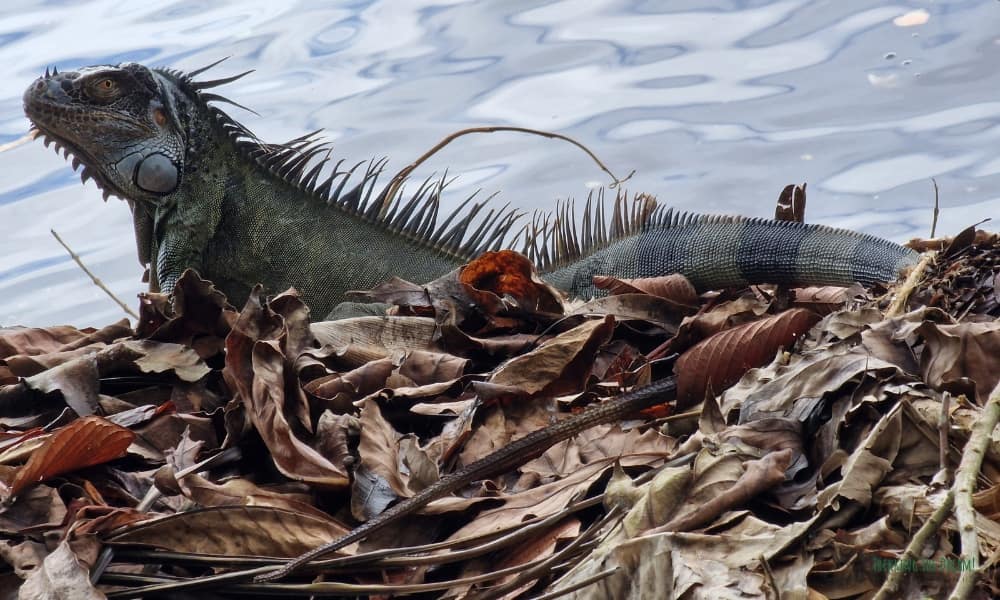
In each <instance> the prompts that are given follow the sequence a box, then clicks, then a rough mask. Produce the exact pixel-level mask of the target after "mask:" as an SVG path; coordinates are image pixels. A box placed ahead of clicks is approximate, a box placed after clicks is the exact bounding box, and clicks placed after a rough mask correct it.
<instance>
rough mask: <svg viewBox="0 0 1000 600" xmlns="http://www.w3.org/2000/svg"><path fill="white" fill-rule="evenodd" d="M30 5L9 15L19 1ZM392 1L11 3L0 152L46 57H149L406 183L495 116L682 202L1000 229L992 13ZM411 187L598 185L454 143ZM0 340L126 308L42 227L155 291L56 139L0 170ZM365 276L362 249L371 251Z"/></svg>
mask: <svg viewBox="0 0 1000 600" xmlns="http://www.w3.org/2000/svg"><path fill="white" fill-rule="evenodd" d="M14 4H16V5H17V6H13V5H14ZM707 4H708V3H705V2H700V1H699V2H670V3H653V2H632V3H628V2H613V1H595V0H565V1H560V2H552V3H548V4H546V5H544V6H539V4H538V3H537V2H530V1H524V2H510V1H503V0H496V1H493V2H460V1H451V2H448V1H437V2H434V3H430V2H419V1H413V2H404V1H399V0H393V1H392V2H389V1H387V0H386V1H382V2H368V3H350V4H347V3H343V4H341V5H340V6H338V7H328V6H320V5H319V3H311V2H301V3H298V4H294V3H277V2H264V1H258V2H236V1H234V2H230V3H223V2H206V1H194V0H192V1H186V2H185V1H179V2H156V1H151V0H143V1H130V0H126V1H123V0H104V1H91V2H73V3H63V2H43V1H38V2H26V1H22V2H18V3H8V4H6V5H4V6H3V7H0V58H2V60H0V144H4V143H7V142H11V141H13V140H15V139H17V138H19V137H21V136H22V135H23V134H24V133H25V131H26V129H27V121H26V120H25V119H24V117H23V115H22V112H21V99H20V98H21V93H22V91H23V90H24V88H25V87H26V86H27V85H28V83H30V81H31V80H32V79H34V78H35V77H37V76H38V75H39V74H40V73H41V72H42V71H44V69H45V67H46V66H48V65H58V66H59V67H60V68H72V67H75V66H80V65H83V64H93V63H107V62H119V61H126V60H135V61H142V62H146V63H150V64H153V65H159V66H173V67H179V68H184V69H193V68H196V67H200V66H202V65H204V64H208V63H210V62H213V61H215V60H217V59H219V58H221V57H223V56H230V57H231V58H230V59H229V60H228V61H227V62H226V63H224V64H223V65H221V66H219V67H217V68H216V70H215V73H217V74H218V75H219V76H222V75H225V74H233V73H237V72H240V71H243V70H246V69H251V68H252V69H256V73H254V74H253V75H251V76H249V77H247V78H245V79H243V80H241V81H239V82H237V83H234V84H232V85H230V86H227V89H226V90H225V93H226V94H228V95H229V96H231V97H232V98H234V99H236V100H237V101H239V102H240V103H242V104H244V105H247V106H250V107H252V108H253V109H254V110H256V111H257V112H258V113H260V116H259V117H258V116H255V115H252V114H249V113H245V112H242V111H239V110H238V109H233V114H234V116H237V118H239V119H240V120H242V121H243V122H244V123H245V124H247V125H248V126H249V127H250V128H252V129H253V130H255V131H256V132H257V133H258V134H259V135H261V137H263V138H264V139H269V140H275V141H280V140H284V139H289V138H292V137H295V136H297V135H300V134H302V133H304V132H306V131H310V130H312V129H317V128H321V127H323V128H325V129H326V134H327V136H328V137H330V138H331V139H334V140H336V142H337V144H336V148H337V152H338V153H339V154H341V155H343V156H346V157H349V158H353V159H356V160H360V159H362V158H367V157H371V156H381V155H387V156H389V157H390V158H391V159H392V162H391V163H390V167H391V168H392V167H395V168H399V167H402V166H403V165H405V164H407V163H408V162H410V161H411V160H412V159H413V158H415V157H416V156H419V155H420V154H421V153H423V151H424V150H426V149H427V148H429V147H430V146H432V145H433V144H434V143H436V142H437V141H438V140H440V139H441V138H442V137H444V136H445V135H446V134H447V133H449V132H451V131H454V130H456V129H459V128H462V127H468V126H475V125H483V124H506V125H518V126H526V127H536V128H542V129H552V130H557V131H559V132H561V133H564V134H566V135H570V136H572V137H574V138H576V139H578V140H580V141H581V142H583V143H585V144H586V145H587V146H588V147H590V148H591V149H592V150H593V151H594V152H596V153H597V154H598V155H599V156H600V157H601V159H602V160H604V161H605V162H606V163H607V164H608V165H609V166H610V167H611V168H612V170H613V171H615V172H616V173H626V172H628V171H629V170H631V169H636V175H635V176H634V177H633V179H632V181H631V182H630V184H629V186H630V189H632V190H636V191H638V190H643V191H650V192H654V193H656V194H658V195H659V197H660V199H661V200H663V201H666V202H669V203H672V204H674V205H676V206H679V207H680V208H682V209H686V210H696V211H702V212H738V213H743V214H749V215H767V214H768V213H770V212H771V210H772V206H773V200H774V198H775V197H776V195H777V192H778V191H779V190H780V189H781V187H782V186H783V185H784V184H786V183H790V182H799V181H807V182H809V189H810V205H809V207H808V211H807V218H808V219H809V220H811V221H817V222H823V223H828V224H831V225H841V226H846V227H851V228H855V229H860V230H864V231H868V232H871V233H876V234H880V235H885V236H888V237H891V238H894V239H898V240H903V239H906V238H908V237H910V236H913V235H918V234H926V233H927V232H928V228H929V222H930V206H931V203H932V201H933V192H932V187H931V185H930V182H929V178H930V177H935V178H936V179H937V181H938V183H939V185H940V187H941V204H942V209H943V212H942V219H941V222H940V225H939V227H940V229H941V230H942V231H943V232H945V233H954V232H955V231H957V230H958V229H959V228H961V227H964V226H965V225H968V224H969V223H971V222H974V221H977V220H979V219H981V218H985V217H988V216H995V215H998V214H1000V210H998V209H1000V158H997V152H996V149H997V148H998V147H1000V143H998V141H1000V128H998V123H1000V100H997V95H996V90H998V89H1000V70H997V69H996V68H995V65H997V64H998V62H1000V29H998V28H997V27H996V23H997V22H998V16H1000V15H998V14H997V11H998V10H1000V7H998V5H997V3H996V2H995V1H993V0H969V1H953V2H942V3H934V4H925V3H914V4H903V3H901V4H896V5H892V6H878V7H873V6H872V5H871V3H868V2H821V1H815V2H807V1H803V0H798V1H796V0H786V1H776V2H763V3H755V4H759V5H752V6H748V4H749V3H743V2H715V3H711V7H707ZM432 163H433V164H432V165H429V166H428V167H427V168H426V169H424V171H423V172H422V173H421V172H418V173H417V174H416V176H417V177H420V176H421V175H422V174H423V175H426V174H427V173H429V172H430V171H431V170H435V169H436V170H439V171H440V170H443V169H444V168H445V167H448V168H449V172H450V173H453V174H460V178H459V179H458V181H456V183H455V185H454V186H453V188H452V201H453V202H455V201H457V199H459V198H462V197H464V195H465V194H467V193H468V192H469V191H471V190H473V189H475V188H478V187H482V188H484V189H486V190H487V191H490V192H492V191H498V190H499V191H501V192H502V198H503V199H504V200H505V201H510V202H512V203H513V204H515V205H518V206H522V207H524V208H546V207H551V206H553V205H554V204H555V200H556V199H558V198H565V197H567V196H574V197H580V196H583V195H585V194H586V192H587V189H588V188H589V187H590V186H593V185H595V184H599V183H606V181H604V178H603V177H602V173H601V172H600V171H599V170H597V169H596V167H594V166H593V165H592V164H591V163H590V162H589V161H588V160H587V159H586V158H585V157H584V156H583V155H582V154H581V153H579V152H578V151H577V150H575V149H574V148H572V146H570V145H568V144H562V143H559V142H555V141H548V140H542V139H540V138H531V137H525V136H519V135H515V134H491V135H479V136H469V137H465V138H462V139H461V140H460V141H459V142H457V143H456V144H453V145H452V146H450V147H449V148H447V149H445V150H444V151H443V152H442V153H440V154H439V155H437V157H436V158H435V159H434V160H433V161H432ZM0 227H2V236H0V324H8V325H9V324H14V323H21V324H28V325H45V324H53V323H64V322H69V323H77V324H88V325H93V324H104V323H105V322H108V321H110V320H112V319H115V318H118V317H119V316H120V313H119V310H118V308H117V307H116V306H115V305H114V304H113V303H112V302H111V301H110V300H108V299H107V298H106V297H104V296H103V294H101V292H99V291H98V290H96V289H95V288H94V286H93V285H92V284H91V283H90V281H89V280H88V279H87V278H86V277H85V276H84V275H83V274H82V273H81V272H80V271H79V270H78V269H77V267H76V266H75V265H73V263H72V262H71V261H70V259H69V258H68V257H67V256H66V255H65V253H64V252H63V250H62V249H61V248H60V247H59V245H58V244H57V243H56V241H55V240H54V239H53V238H52V237H51V236H50V235H49V232H48V230H49V229H55V230H57V231H59V232H60V234H61V235H62V236H63V237H64V238H65V239H66V240H67V242H68V243H69V244H71V245H72V246H73V247H74V249H75V250H76V251H77V252H78V253H79V254H80V255H82V256H83V258H84V260H85V261H86V262H87V264H88V265H89V266H90V267H91V269H92V270H94V271H95V272H96V273H97V274H98V275H99V276H100V277H101V278H102V279H103V280H104V281H105V283H106V284H107V285H108V286H109V287H110V288H111V289H113V290H114V291H116V292H117V293H118V294H119V295H121V296H122V297H124V298H126V299H130V298H133V297H134V295H135V293H137V292H138V291H139V290H141V289H142V284H141V283H140V282H139V277H140V275H141V272H140V270H139V266H138V264H137V261H136V259H135V250H134V242H133V237H132V230H131V224H130V220H129V216H128V212H127V210H126V209H125V207H124V205H123V204H122V203H121V202H119V201H118V200H116V199H112V200H110V201H109V202H108V203H103V202H101V200H100V193H99V192H98V191H97V190H96V188H94V187H93V185H87V186H83V185H81V184H80V183H79V180H78V179H77V178H76V176H75V175H74V174H73V173H72V171H71V170H70V169H69V167H68V165H66V164H65V163H64V162H63V161H62V160H61V159H60V158H57V157H56V156H54V154H53V152H52V151H51V150H50V149H46V148H44V147H42V145H41V143H31V144H27V145H22V146H19V147H17V148H15V149H13V150H9V151H6V152H3V153H2V154H0ZM358 260H363V257H360V256H359V257H358Z"/></svg>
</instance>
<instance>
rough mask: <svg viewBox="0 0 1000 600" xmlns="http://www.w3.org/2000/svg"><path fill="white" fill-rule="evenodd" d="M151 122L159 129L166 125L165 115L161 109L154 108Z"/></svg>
mask: <svg viewBox="0 0 1000 600" xmlns="http://www.w3.org/2000/svg"><path fill="white" fill-rule="evenodd" d="M153 121H154V122H155V123H156V124H157V125H159V126H160V127H163V126H164V125H166V124H167V113H165V112H163V109H162V108H154V109H153Z"/></svg>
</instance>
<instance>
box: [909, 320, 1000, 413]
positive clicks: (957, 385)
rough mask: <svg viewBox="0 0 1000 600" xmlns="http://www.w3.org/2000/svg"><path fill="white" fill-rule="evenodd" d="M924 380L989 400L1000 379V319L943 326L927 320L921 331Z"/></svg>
mask: <svg viewBox="0 0 1000 600" xmlns="http://www.w3.org/2000/svg"><path fill="white" fill-rule="evenodd" d="M917 331H918V332H919V333H920V335H921V336H923V338H924V340H925V342H926V347H925V348H924V351H923V353H922V354H921V355H920V370H921V372H922V373H923V377H924V381H926V382H927V383H928V384H930V385H931V387H934V388H935V389H939V390H942V389H943V390H948V391H951V392H953V393H956V394H963V393H964V394H967V395H968V396H969V397H970V398H971V397H973V396H974V395H975V396H976V397H978V398H979V401H980V402H981V403H985V401H986V396H987V394H989V393H990V391H991V390H992V389H993V388H994V387H995V386H996V385H997V382H998V381H1000V322H998V321H992V322H981V323H956V324H954V325H941V324H938V323H934V322H931V321H925V322H924V323H923V324H921V325H920V327H919V329H918V330H917Z"/></svg>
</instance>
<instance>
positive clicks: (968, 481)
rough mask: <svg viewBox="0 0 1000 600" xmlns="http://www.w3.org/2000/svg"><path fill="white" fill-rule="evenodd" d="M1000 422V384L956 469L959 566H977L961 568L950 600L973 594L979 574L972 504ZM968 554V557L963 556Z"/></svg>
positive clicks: (971, 435) (974, 515)
mask: <svg viewBox="0 0 1000 600" xmlns="http://www.w3.org/2000/svg"><path fill="white" fill-rule="evenodd" d="M998 421H1000V383H998V384H997V385H996V387H995V388H993V391H992V392H991V393H990V397H989V400H987V401H986V406H984V407H983V410H982V412H981V413H980V416H979V419H977V420H976V422H975V423H974V424H973V425H972V433H971V434H970V435H969V441H968V442H966V443H965V449H964V450H962V462H961V463H960V464H959V465H958V471H956V472H955V485H954V486H953V487H952V490H954V492H955V519H956V520H957V521H958V535H959V539H961V541H962V553H961V554H960V555H959V561H958V564H959V565H963V566H964V565H965V564H966V561H972V564H973V565H975V566H976V568H974V569H967V568H964V567H963V568H961V569H960V571H961V572H960V573H959V576H958V583H956V584H955V589H953V590H952V591H951V596H949V599H950V600H965V598H968V597H969V594H971V593H972V588H973V586H975V585H976V577H977V576H978V575H979V534H978V531H977V530H976V515H977V513H976V509H975V508H974V507H973V506H972V494H973V492H975V491H976V478H977V477H978V476H979V469H980V468H981V467H982V466H983V457H984V456H985V455H986V447H987V446H988V445H989V443H990V440H991V438H992V433H993V429H994V428H995V427H996V426H997V422H998ZM963 557H964V559H963Z"/></svg>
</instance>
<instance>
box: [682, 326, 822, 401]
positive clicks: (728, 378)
mask: <svg viewBox="0 0 1000 600" xmlns="http://www.w3.org/2000/svg"><path fill="white" fill-rule="evenodd" d="M818 321H819V315H817V314H816V313H814V312H812V311H809V310H806V309H804V308H793V309H791V310H787V311H785V312H783V313H781V314H778V315H774V316H772V317H768V318H766V319H761V320H759V321H753V322H752V323H744V324H743V325H739V326H737V327H733V328H732V329H727V330H725V331H720V332H719V333H716V334H715V335H713V336H711V337H709V338H707V339H705V340H702V341H701V342H698V343H697V344H695V345H694V346H693V347H691V349H689V350H688V351H687V352H685V353H684V354H683V355H681V357H680V358H678V359H677V365H676V366H675V367H674V372H676V373H677V408H678V409H681V408H682V407H685V406H691V405H692V404H697V403H698V402H701V401H702V400H703V399H704V398H705V393H706V392H708V391H711V392H712V393H713V394H718V393H720V392H722V391H723V390H725V389H726V388H728V387H729V386H731V385H732V384H734V383H736V382H737V381H739V379H740V377H743V374H744V373H746V372H747V371H749V370H750V369H752V368H754V367H759V366H762V365H765V364H767V363H769V362H770V361H771V359H773V358H774V354H775V353H776V352H777V351H778V349H779V348H781V347H785V348H787V347H788V346H790V345H791V344H792V342H794V341H795V340H796V338H798V337H799V336H801V335H802V334H804V333H805V332H807V331H809V329H811V328H812V326H813V325H815V324H816V323H817V322H818Z"/></svg>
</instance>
